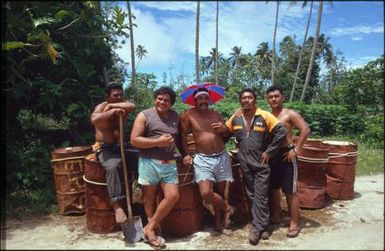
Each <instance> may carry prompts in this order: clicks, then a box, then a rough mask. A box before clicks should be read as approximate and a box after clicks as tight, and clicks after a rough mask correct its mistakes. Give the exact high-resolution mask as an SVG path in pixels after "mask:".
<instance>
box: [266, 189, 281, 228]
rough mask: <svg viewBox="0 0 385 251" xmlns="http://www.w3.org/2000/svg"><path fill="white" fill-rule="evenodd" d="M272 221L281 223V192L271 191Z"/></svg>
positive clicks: (277, 190) (278, 190)
mask: <svg viewBox="0 0 385 251" xmlns="http://www.w3.org/2000/svg"><path fill="white" fill-rule="evenodd" d="M269 205H270V214H271V216H270V221H271V223H279V222H280V221H281V190H280V189H271V191H270V202H269Z"/></svg>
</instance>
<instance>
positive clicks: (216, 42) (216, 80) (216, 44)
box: [214, 0, 219, 84]
mask: <svg viewBox="0 0 385 251" xmlns="http://www.w3.org/2000/svg"><path fill="white" fill-rule="evenodd" d="M218 21H219V1H218V0H217V18H216V34H215V48H216V53H217V54H216V55H215V61H214V63H215V83H216V84H218V63H219V62H218V59H219V51H218Z"/></svg>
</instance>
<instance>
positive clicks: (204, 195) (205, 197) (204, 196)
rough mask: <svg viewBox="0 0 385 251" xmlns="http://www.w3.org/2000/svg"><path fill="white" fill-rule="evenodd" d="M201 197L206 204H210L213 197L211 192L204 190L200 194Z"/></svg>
mask: <svg viewBox="0 0 385 251" xmlns="http://www.w3.org/2000/svg"><path fill="white" fill-rule="evenodd" d="M200 194H201V197H202V199H203V200H204V201H206V202H211V199H212V197H213V192H212V191H210V190H204V191H201V192H200Z"/></svg>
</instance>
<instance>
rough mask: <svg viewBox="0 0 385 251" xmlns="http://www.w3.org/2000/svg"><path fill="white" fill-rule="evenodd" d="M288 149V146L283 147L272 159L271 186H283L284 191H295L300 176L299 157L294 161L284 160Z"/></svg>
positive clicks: (276, 187)
mask: <svg viewBox="0 0 385 251" xmlns="http://www.w3.org/2000/svg"><path fill="white" fill-rule="evenodd" d="M288 151H289V148H288V147H283V148H281V149H280V150H279V152H278V153H277V154H276V155H275V156H274V158H272V159H271V162H270V168H271V174H270V187H271V189H279V188H282V191H283V192H284V193H295V192H296V191H297V178H298V165H297V158H295V159H293V160H292V162H288V161H284V160H283V158H284V154H285V153H287V152H288Z"/></svg>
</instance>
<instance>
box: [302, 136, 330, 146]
mask: <svg viewBox="0 0 385 251" xmlns="http://www.w3.org/2000/svg"><path fill="white" fill-rule="evenodd" d="M304 146H309V147H316V148H325V147H324V146H323V144H322V139H311V138H309V139H307V140H306V141H305V144H304Z"/></svg>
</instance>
